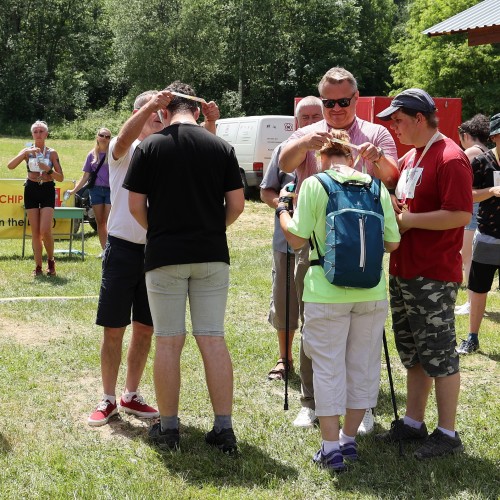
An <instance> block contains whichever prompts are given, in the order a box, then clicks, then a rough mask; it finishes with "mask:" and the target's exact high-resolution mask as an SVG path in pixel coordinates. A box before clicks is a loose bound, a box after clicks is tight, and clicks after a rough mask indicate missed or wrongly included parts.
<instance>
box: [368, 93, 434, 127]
mask: <svg viewBox="0 0 500 500" xmlns="http://www.w3.org/2000/svg"><path fill="white" fill-rule="evenodd" d="M400 108H409V109H414V110H415V111H421V112H422V113H432V112H433V111H436V105H435V104H434V101H433V100H432V97H431V96H430V95H429V94H428V93H427V92H426V91H425V90H422V89H408V90H405V91H403V92H401V93H400V94H398V95H397V96H396V97H395V98H394V99H393V100H392V102H391V105H390V106H389V107H388V108H386V109H384V111H382V112H380V113H379V114H378V115H377V118H380V119H381V120H384V121H386V120H390V119H391V116H392V115H393V114H394V113H395V112H396V111H397V110H398V109H400Z"/></svg>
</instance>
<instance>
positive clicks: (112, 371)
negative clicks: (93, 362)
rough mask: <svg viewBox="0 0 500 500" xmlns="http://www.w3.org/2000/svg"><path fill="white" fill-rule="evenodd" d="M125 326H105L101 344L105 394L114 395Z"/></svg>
mask: <svg viewBox="0 0 500 500" xmlns="http://www.w3.org/2000/svg"><path fill="white" fill-rule="evenodd" d="M125 328H126V327H123V328H107V327H105V328H104V336H103V338H102V344H101V376H102V388H103V391H104V394H109V395H110V396H113V395H114V394H115V391H116V380H117V379H118V370H119V369H120V363H121V359H122V343H123V334H124V333H125Z"/></svg>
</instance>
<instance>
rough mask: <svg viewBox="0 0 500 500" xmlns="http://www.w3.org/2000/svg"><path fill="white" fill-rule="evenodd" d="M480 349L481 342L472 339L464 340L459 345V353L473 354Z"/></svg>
mask: <svg viewBox="0 0 500 500" xmlns="http://www.w3.org/2000/svg"><path fill="white" fill-rule="evenodd" d="M478 349H479V342H472V340H462V342H460V345H459V346H458V347H457V352H458V354H471V353H473V352H474V351H477V350H478Z"/></svg>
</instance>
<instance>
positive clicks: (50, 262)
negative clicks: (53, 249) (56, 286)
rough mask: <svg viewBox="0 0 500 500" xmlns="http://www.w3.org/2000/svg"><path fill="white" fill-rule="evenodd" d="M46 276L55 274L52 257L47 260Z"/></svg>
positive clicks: (54, 264)
mask: <svg viewBox="0 0 500 500" xmlns="http://www.w3.org/2000/svg"><path fill="white" fill-rule="evenodd" d="M47 266H48V267H47V276H55V275H56V261H55V260H54V259H52V260H47Z"/></svg>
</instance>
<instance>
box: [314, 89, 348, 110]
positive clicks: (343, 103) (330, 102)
mask: <svg viewBox="0 0 500 500" xmlns="http://www.w3.org/2000/svg"><path fill="white" fill-rule="evenodd" d="M355 94H356V92H354V94H352V96H351V97H342V98H341V99H323V98H322V99H321V102H322V103H323V106H324V107H325V108H334V107H335V104H338V105H339V106H340V107H341V108H347V106H349V105H350V104H351V99H352V98H353V97H354V95H355Z"/></svg>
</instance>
